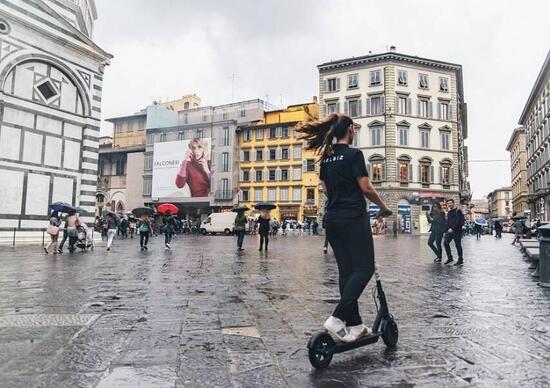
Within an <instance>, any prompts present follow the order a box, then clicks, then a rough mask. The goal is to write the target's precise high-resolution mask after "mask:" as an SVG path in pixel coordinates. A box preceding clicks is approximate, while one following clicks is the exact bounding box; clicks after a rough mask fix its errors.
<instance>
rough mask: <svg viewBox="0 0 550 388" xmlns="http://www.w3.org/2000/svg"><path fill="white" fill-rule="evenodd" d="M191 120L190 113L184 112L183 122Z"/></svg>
mask: <svg viewBox="0 0 550 388" xmlns="http://www.w3.org/2000/svg"><path fill="white" fill-rule="evenodd" d="M188 122H189V115H188V114H187V113H184V114H183V123H184V124H187V123H188Z"/></svg>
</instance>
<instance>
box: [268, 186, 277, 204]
mask: <svg viewBox="0 0 550 388" xmlns="http://www.w3.org/2000/svg"><path fill="white" fill-rule="evenodd" d="M276 193H277V191H276V190H275V187H270V188H269V189H267V200H268V201H269V202H275V201H276V196H275V194H276Z"/></svg>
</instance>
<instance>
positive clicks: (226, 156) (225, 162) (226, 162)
mask: <svg viewBox="0 0 550 388" xmlns="http://www.w3.org/2000/svg"><path fill="white" fill-rule="evenodd" d="M222 171H223V172H227V171H229V152H222Z"/></svg>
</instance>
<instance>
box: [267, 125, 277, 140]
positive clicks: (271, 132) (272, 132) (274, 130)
mask: <svg viewBox="0 0 550 388" xmlns="http://www.w3.org/2000/svg"><path fill="white" fill-rule="evenodd" d="M276 137H277V128H275V127H271V128H269V138H270V139H275V138H276Z"/></svg>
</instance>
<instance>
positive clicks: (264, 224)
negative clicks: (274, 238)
mask: <svg viewBox="0 0 550 388" xmlns="http://www.w3.org/2000/svg"><path fill="white" fill-rule="evenodd" d="M256 223H257V224H258V232H259V233H260V249H258V250H259V251H262V250H263V247H264V244H265V250H266V251H267V246H268V245H269V232H270V227H271V219H270V216H269V210H262V212H261V213H260V216H259V217H258V221H257V222H256Z"/></svg>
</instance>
